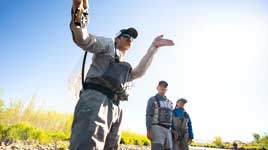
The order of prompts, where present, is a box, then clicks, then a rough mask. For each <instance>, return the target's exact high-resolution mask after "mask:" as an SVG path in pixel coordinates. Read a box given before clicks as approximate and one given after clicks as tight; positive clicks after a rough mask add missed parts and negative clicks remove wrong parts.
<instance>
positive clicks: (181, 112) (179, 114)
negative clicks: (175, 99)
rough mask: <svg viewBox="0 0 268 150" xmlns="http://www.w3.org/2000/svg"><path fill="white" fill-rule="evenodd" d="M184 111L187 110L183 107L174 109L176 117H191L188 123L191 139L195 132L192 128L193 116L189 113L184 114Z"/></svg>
mask: <svg viewBox="0 0 268 150" xmlns="http://www.w3.org/2000/svg"><path fill="white" fill-rule="evenodd" d="M184 112H185V110H184V109H183V108H175V110H174V116H175V117H178V118H180V119H183V118H185V119H189V121H188V124H187V126H188V133H189V138H190V139H194V133H193V128H192V121H191V118H190V116H189V114H188V113H187V114H188V115H186V116H185V115H184Z"/></svg>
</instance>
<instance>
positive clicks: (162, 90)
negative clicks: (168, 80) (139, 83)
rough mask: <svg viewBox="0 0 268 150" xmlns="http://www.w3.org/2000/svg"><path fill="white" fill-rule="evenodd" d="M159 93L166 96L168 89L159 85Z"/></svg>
mask: <svg viewBox="0 0 268 150" xmlns="http://www.w3.org/2000/svg"><path fill="white" fill-rule="evenodd" d="M157 91H158V94H159V95H165V94H166V92H167V87H165V86H163V85H158V86H157Z"/></svg>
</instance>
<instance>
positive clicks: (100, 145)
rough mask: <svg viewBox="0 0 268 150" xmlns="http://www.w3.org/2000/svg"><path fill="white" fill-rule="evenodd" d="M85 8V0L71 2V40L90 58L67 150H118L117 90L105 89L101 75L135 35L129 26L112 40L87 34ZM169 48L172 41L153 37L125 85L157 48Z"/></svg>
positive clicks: (138, 74) (145, 66)
mask: <svg viewBox="0 0 268 150" xmlns="http://www.w3.org/2000/svg"><path fill="white" fill-rule="evenodd" d="M87 8H88V0H73V6H72V18H71V23H70V28H71V31H72V37H73V41H74V42H75V44H76V45H78V46H79V47H80V48H82V49H83V50H84V51H86V52H90V53H93V59H92V64H91V65H90V68H89V71H88V73H87V75H86V79H85V85H86V86H84V87H83V89H82V90H81V93H80V98H79V101H78V103H77V104H76V107H75V112H74V120H73V124H72V132H71V137H70V150H81V149H83V150H85V149H88V150H89V149H90V150H93V149H94V150H103V149H109V150H115V149H118V146H119V142H120V132H119V127H120V125H121V120H122V109H121V107H120V100H121V99H119V98H118V97H120V96H118V95H119V94H118V93H119V92H120V91H119V92H117V91H114V90H113V89H110V88H109V87H108V86H106V84H104V83H110V82H107V81H106V79H105V80H103V79H104V78H103V74H105V72H106V70H107V68H108V69H109V68H111V67H110V66H111V65H110V62H112V61H111V60H113V58H116V60H119V62H118V63H120V62H121V60H123V58H124V56H125V55H126V53H127V51H128V50H129V49H130V48H131V47H132V43H133V39H136V38H137V37H138V32H137V30H136V29H134V28H132V27H130V28H126V29H122V30H120V32H119V33H118V34H117V35H116V36H115V38H106V37H102V36H95V35H93V34H90V33H88V30H87V24H88V21H89V19H88V18H89V17H88V15H89V14H88V11H87ZM173 45H174V43H173V41H172V40H170V39H165V38H163V35H159V36H157V37H156V38H155V39H154V40H153V42H152V44H151V45H150V46H149V49H148V50H147V51H146V52H145V55H144V56H143V57H142V58H141V60H140V62H139V63H138V65H137V67H134V68H133V69H132V67H129V68H131V69H129V70H130V71H129V72H128V74H127V75H128V76H124V75H122V76H123V77H126V79H128V81H127V82H132V81H133V80H135V79H137V78H140V77H142V76H143V75H144V74H145V72H146V70H147V69H148V67H149V66H150V64H151V63H152V60H153V56H154V55H155V53H156V52H157V51H158V48H160V47H164V46H173ZM115 52H116V53H115ZM117 52H118V53H117ZM85 56H86V55H85ZM117 57H118V59H117ZM117 66H118V65H117ZM124 67H125V66H124ZM114 71H116V69H114ZM117 73H118V72H117ZM110 75H113V74H110ZM119 75H121V74H120V72H119ZM128 77H129V78H128ZM100 79H101V80H100Z"/></svg>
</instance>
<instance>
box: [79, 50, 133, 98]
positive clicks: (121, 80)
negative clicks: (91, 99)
mask: <svg viewBox="0 0 268 150" xmlns="http://www.w3.org/2000/svg"><path fill="white" fill-rule="evenodd" d="M87 53H88V52H87V51H85V53H84V58H83V64H82V72H81V73H82V74H81V77H82V87H83V89H93V90H96V91H99V92H101V93H103V94H105V95H106V96H107V97H109V98H110V99H113V98H114V97H115V96H117V98H116V100H117V101H119V100H127V99H128V96H129V95H128V94H127V92H126V88H127V84H126V83H127V82H129V81H130V80H131V71H132V67H131V65H130V64H129V63H128V62H123V61H122V62H120V60H119V56H118V55H117V54H116V48H115V54H114V58H112V56H107V57H104V59H109V66H108V67H107V68H106V70H105V71H104V73H103V74H102V75H101V76H100V77H97V78H96V79H93V80H96V81H101V82H97V83H95V82H94V83H86V82H85V77H84V74H85V72H84V70H85V63H86V58H87ZM102 83H105V85H103V84H102Z"/></svg>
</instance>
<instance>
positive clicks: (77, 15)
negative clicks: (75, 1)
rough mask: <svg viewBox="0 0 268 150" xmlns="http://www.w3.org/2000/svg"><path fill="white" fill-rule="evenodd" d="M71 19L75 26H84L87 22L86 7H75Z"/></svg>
mask: <svg viewBox="0 0 268 150" xmlns="http://www.w3.org/2000/svg"><path fill="white" fill-rule="evenodd" d="M72 15H73V21H74V24H75V25H76V26H79V27H81V28H84V27H85V26H86V25H87V24H88V19H89V16H88V10H87V9H79V8H77V9H76V10H75V11H74V12H72Z"/></svg>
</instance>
